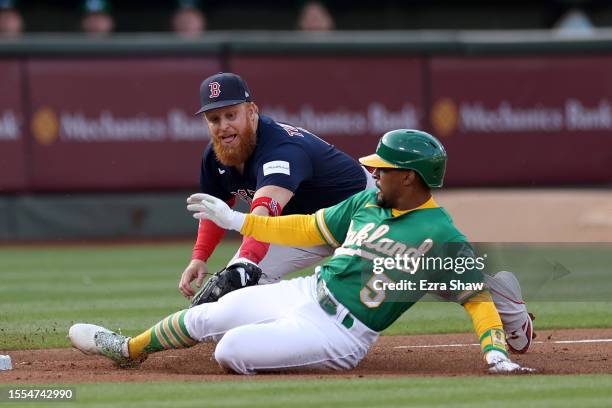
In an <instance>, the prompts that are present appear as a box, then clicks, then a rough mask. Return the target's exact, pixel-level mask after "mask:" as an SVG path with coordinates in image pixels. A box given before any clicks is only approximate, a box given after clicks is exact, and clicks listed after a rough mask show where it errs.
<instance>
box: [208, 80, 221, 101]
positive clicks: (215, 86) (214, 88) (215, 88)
mask: <svg viewBox="0 0 612 408" xmlns="http://www.w3.org/2000/svg"><path fill="white" fill-rule="evenodd" d="M208 86H209V87H210V96H209V98H211V99H212V98H217V97H218V96H219V95H221V85H219V83H218V82H216V81H215V82H211V83H210V84H208Z"/></svg>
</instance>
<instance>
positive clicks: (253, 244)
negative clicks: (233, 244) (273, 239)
mask: <svg viewBox="0 0 612 408" xmlns="http://www.w3.org/2000/svg"><path fill="white" fill-rule="evenodd" d="M259 206H263V207H265V208H266V210H268V215H269V216H270V217H276V216H279V215H281V213H282V211H283V208H282V207H281V205H280V204H279V203H278V201H276V200H274V199H273V198H270V197H258V198H256V199H255V200H253V203H252V204H251V210H250V212H253V210H254V209H255V208H257V207H259ZM268 248H270V244H268V243H266V242H259V241H257V240H256V239H255V238H253V237H244V238H243V239H242V245H241V246H240V257H241V258H247V259H249V260H251V261H253V262H255V263H257V264H258V263H259V262H261V260H262V259H264V257H265V256H266V254H267V253H268Z"/></svg>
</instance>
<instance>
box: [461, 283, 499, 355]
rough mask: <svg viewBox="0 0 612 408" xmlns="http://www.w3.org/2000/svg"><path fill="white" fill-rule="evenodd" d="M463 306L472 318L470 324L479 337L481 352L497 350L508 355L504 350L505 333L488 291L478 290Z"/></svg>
mask: <svg viewBox="0 0 612 408" xmlns="http://www.w3.org/2000/svg"><path fill="white" fill-rule="evenodd" d="M463 307H464V308H465V310H466V311H467V312H468V313H469V315H470V317H471V318H472V324H473V325H474V329H475V330H476V334H477V335H478V338H479V339H480V350H481V351H482V353H483V354H484V353H486V352H487V351H490V350H498V351H501V352H502V353H504V354H506V355H508V352H507V351H506V334H505V333H504V329H503V325H502V322H501V319H500V317H499V313H497V309H496V308H495V303H493V299H491V294H490V293H489V291H484V292H480V293H479V294H477V295H476V296H474V297H472V298H471V299H470V300H468V301H467V302H465V303H464V304H463Z"/></svg>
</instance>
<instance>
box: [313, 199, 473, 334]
mask: <svg viewBox="0 0 612 408" xmlns="http://www.w3.org/2000/svg"><path fill="white" fill-rule="evenodd" d="M431 202H433V200H431ZM315 219H316V224H317V227H318V229H319V232H320V233H321V235H322V236H323V238H324V239H325V240H326V241H327V242H328V243H329V244H330V245H333V246H336V247H337V248H336V251H335V252H334V256H333V257H332V258H331V259H330V260H329V261H328V262H327V263H325V264H324V265H323V266H321V269H320V277H321V279H323V280H325V282H326V285H327V288H328V289H329V291H330V292H331V293H332V295H333V296H334V297H335V298H336V300H337V301H339V302H340V303H342V304H343V305H344V306H345V307H347V308H348V309H349V311H350V312H351V313H352V314H353V315H354V316H355V317H356V318H358V319H359V320H360V321H361V322H363V323H364V324H365V325H366V326H368V327H369V328H371V329H372V330H375V331H382V330H384V329H385V328H387V327H388V326H390V325H391V324H392V323H393V322H394V321H395V320H396V319H397V318H398V317H399V316H400V315H401V314H402V313H404V312H405V311H406V310H407V309H409V308H410V307H411V306H412V305H413V304H414V303H415V302H416V301H418V300H419V299H420V298H422V297H423V296H424V295H425V294H426V293H433V294H435V295H438V296H442V297H444V298H446V299H449V300H453V301H456V302H459V303H463V302H465V301H466V300H467V299H469V298H470V297H471V296H473V295H474V294H476V293H478V292H479V291H481V290H482V289H483V287H482V285H483V284H482V269H483V268H484V264H483V263H482V259H480V263H478V258H476V257H475V256H474V253H473V251H472V248H471V246H470V245H469V243H468V242H467V239H466V237H465V236H464V235H463V234H462V233H461V232H460V231H459V230H458V229H457V228H456V227H455V225H454V224H453V221H452V219H451V217H450V216H449V214H448V213H447V212H446V210H444V209H443V208H440V207H437V206H434V205H431V206H429V208H419V209H415V210H412V211H409V212H407V213H403V214H401V215H397V216H394V214H393V211H392V210H391V209H388V208H382V207H380V206H378V205H377V200H376V190H365V191H363V192H361V193H358V194H356V195H354V196H352V197H350V198H348V199H347V200H345V201H343V202H341V203H339V204H337V205H335V206H333V207H329V208H325V209H322V210H319V211H318V212H317V213H316V215H315ZM340 243H341V245H340ZM466 260H467V262H466ZM466 263H467V264H469V265H467V267H466ZM480 266H482V268H480Z"/></svg>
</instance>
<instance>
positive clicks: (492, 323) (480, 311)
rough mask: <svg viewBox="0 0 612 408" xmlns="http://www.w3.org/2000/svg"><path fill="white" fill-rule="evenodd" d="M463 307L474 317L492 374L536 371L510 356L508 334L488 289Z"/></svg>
mask: <svg viewBox="0 0 612 408" xmlns="http://www.w3.org/2000/svg"><path fill="white" fill-rule="evenodd" d="M463 307H464V308H465V310H466V311H467V312H468V314H469V315H470V317H471V318H472V323H473V325H474V329H475V331H476V334H477V335H478V338H479V339H480V348H481V350H482V353H483V357H484V360H485V361H486V363H487V365H488V367H489V372H490V373H492V374H524V373H531V372H535V370H534V369H533V368H527V367H522V366H520V365H519V364H517V363H515V362H512V361H511V360H510V359H509V358H508V351H507V350H506V334H505V333H504V329H503V326H502V322H501V319H500V317H499V313H497V309H496V308H495V304H494V303H493V300H492V299H491V294H490V293H489V292H488V291H485V292H481V293H479V294H478V295H476V296H474V297H473V298H471V299H470V300H468V301H467V302H466V303H464V304H463Z"/></svg>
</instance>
